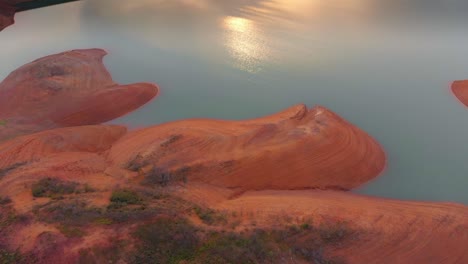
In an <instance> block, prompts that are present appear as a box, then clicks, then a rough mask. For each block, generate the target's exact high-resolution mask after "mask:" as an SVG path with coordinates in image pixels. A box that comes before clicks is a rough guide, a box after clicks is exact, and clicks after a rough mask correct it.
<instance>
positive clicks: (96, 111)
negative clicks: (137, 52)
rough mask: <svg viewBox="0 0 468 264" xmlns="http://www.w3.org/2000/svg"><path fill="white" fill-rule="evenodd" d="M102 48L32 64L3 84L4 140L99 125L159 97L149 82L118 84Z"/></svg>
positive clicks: (0, 105) (1, 114)
mask: <svg viewBox="0 0 468 264" xmlns="http://www.w3.org/2000/svg"><path fill="white" fill-rule="evenodd" d="M106 54H107V53H106V52H105V51H104V50H101V49H86V50H72V51H67V52H62V53H59V54H55V55H50V56H46V57H44V58H41V59H38V60H35V61H33V62H31V63H28V64H26V65H24V66H22V67H20V68H19V69H17V70H15V71H13V72H12V73H11V74H10V75H8V76H7V77H6V78H5V80H3V82H1V83H0V122H1V123H0V141H2V140H5V139H8V138H11V137H15V136H18V135H24V134H29V133H34V132H38V131H42V130H46V129H51V128H57V127H66V126H78V125H94V124H99V123H103V122H106V121H109V120H112V119H114V118H117V117H119V116H122V115H124V114H126V113H128V112H131V111H133V110H135V109H137V108H138V107H140V106H142V105H143V104H145V103H147V102H148V101H149V100H151V99H152V98H154V97H155V96H156V95H157V94H158V92H159V88H158V87H157V86H156V85H154V84H150V83H135V84H128V85H119V84H116V83H115V82H113V80H112V77H111V75H110V74H109V72H108V71H107V70H106V68H105V66H104V64H103V61H102V60H103V57H104V56H105V55H106Z"/></svg>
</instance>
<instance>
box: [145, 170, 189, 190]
mask: <svg viewBox="0 0 468 264" xmlns="http://www.w3.org/2000/svg"><path fill="white" fill-rule="evenodd" d="M190 170H191V169H190V167H186V166H184V167H182V168H180V169H177V170H174V171H167V170H164V169H161V168H157V167H154V168H152V169H151V170H150V171H149V172H147V173H146V174H145V178H144V179H143V181H142V182H141V184H142V185H145V186H148V185H149V186H157V185H159V186H163V187H164V186H168V185H169V184H171V183H174V182H183V183H187V175H188V173H189V172H190Z"/></svg>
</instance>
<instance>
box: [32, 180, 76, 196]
mask: <svg viewBox="0 0 468 264" xmlns="http://www.w3.org/2000/svg"><path fill="white" fill-rule="evenodd" d="M78 185H79V184H78V183H76V182H66V181H62V180H59V179H55V178H44V179H41V180H39V181H38V182H36V183H35V184H33V185H32V189H31V191H32V195H33V196H34V197H49V198H60V197H61V196H62V195H65V194H72V193H74V192H75V190H76V189H77V187H78Z"/></svg>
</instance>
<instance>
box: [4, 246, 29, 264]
mask: <svg viewBox="0 0 468 264" xmlns="http://www.w3.org/2000/svg"><path fill="white" fill-rule="evenodd" d="M21 262H23V256H22V255H21V253H20V252H19V251H18V250H16V251H9V250H6V249H4V248H0V263H1V264H16V263H21ZM23 263H24V262H23Z"/></svg>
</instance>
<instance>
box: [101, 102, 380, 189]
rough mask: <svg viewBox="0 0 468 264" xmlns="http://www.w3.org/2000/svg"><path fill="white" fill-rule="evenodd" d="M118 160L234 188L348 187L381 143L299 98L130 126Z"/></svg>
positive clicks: (372, 164) (374, 160)
mask: <svg viewBox="0 0 468 264" xmlns="http://www.w3.org/2000/svg"><path fill="white" fill-rule="evenodd" d="M109 158H110V160H111V161H112V162H114V163H115V164H119V165H120V166H123V167H125V168H130V169H133V170H138V169H143V170H148V169H149V170H156V171H157V170H160V171H161V172H163V173H168V174H174V175H179V174H181V173H183V174H185V176H187V177H188V180H189V181H196V182H204V183H209V184H212V185H216V186H222V187H229V188H239V190H264V189H282V190H288V189H309V188H320V189H339V190H349V189H352V188H354V187H357V186H359V185H361V184H363V183H365V182H367V181H369V180H370V179H372V178H374V177H376V176H377V175H378V174H379V173H380V172H381V171H382V170H383V169H384V166H385V162H386V158H385V154H384V151H383V149H382V148H381V146H380V145H379V144H378V143H377V142H376V141H375V140H374V139H373V138H372V137H371V136H369V135H368V134H367V133H365V132H364V131H362V130H361V129H359V128H357V127H356V126H354V125H352V124H350V123H349V122H347V121H345V120H344V119H342V118H340V117H339V116H338V115H336V114H335V113H333V112H332V111H330V110H328V109H326V108H324V107H321V106H317V107H314V108H312V109H307V107H306V106H305V105H296V106H293V107H291V108H289V109H287V110H284V111H282V112H280V113H277V114H274V115H271V116H267V117H264V118H259V119H253V120H247V121H221V120H209V119H194V120H183V121H177V122H171V123H167V124H162V125H158V126H154V127H151V128H146V129H142V130H139V131H135V132H131V133H129V134H127V135H126V136H124V137H123V138H122V139H121V140H119V141H118V142H117V143H116V144H115V145H114V146H113V147H112V148H111V150H110V153H109Z"/></svg>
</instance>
